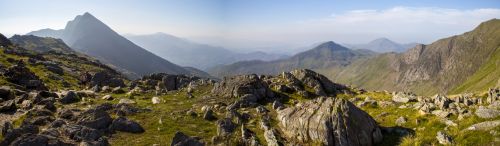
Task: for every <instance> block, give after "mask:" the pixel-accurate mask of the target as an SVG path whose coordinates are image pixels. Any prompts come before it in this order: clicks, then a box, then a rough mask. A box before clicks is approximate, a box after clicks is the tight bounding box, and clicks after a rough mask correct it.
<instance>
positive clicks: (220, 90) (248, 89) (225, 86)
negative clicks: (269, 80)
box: [212, 74, 274, 100]
mask: <svg viewBox="0 0 500 146" xmlns="http://www.w3.org/2000/svg"><path fill="white" fill-rule="evenodd" d="M212 94H214V95H218V96H223V97H232V98H238V97H243V96H244V95H246V94H251V95H253V96H255V98H256V99H257V100H261V99H265V98H267V97H274V92H272V90H271V89H269V87H268V85H267V84H266V83H265V82H264V81H262V80H261V79H260V78H259V77H258V76H257V75H255V74H252V75H238V76H233V77H226V78H224V79H223V80H222V81H221V82H219V83H216V84H215V85H214V88H213V89H212Z"/></svg>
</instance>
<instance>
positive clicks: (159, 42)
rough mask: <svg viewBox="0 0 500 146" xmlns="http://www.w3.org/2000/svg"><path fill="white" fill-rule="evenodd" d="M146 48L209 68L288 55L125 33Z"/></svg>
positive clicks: (169, 58) (175, 60)
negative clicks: (230, 48) (238, 51)
mask: <svg viewBox="0 0 500 146" xmlns="http://www.w3.org/2000/svg"><path fill="white" fill-rule="evenodd" d="M125 37H126V38H127V39H129V40H130V41H132V42H134V43H135V44H137V45H139V46H141V47H143V48H144V49H146V50H148V51H150V52H152V53H154V54H156V55H158V56H160V57H162V58H164V59H167V60H170V61H172V62H174V63H176V64H179V65H182V66H192V67H195V68H199V69H203V70H205V69H207V68H211V67H214V66H217V65H225V64H230V63H234V62H237V61H243V60H263V61H270V60H276V59H281V58H285V57H288V56H286V55H278V54H268V53H264V52H251V53H237V52H233V51H230V50H227V49H225V48H222V47H215V46H210V45H205V44H199V43H195V42H192V41H189V40H187V39H183V38H179V37H176V36H172V35H169V34H165V33H155V34H149V35H125Z"/></svg>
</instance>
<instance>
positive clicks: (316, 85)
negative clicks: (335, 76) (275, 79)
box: [282, 69, 347, 96]
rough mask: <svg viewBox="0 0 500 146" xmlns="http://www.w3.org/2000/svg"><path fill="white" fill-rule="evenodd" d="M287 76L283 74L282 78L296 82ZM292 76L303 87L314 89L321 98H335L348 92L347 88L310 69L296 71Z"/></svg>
mask: <svg viewBox="0 0 500 146" xmlns="http://www.w3.org/2000/svg"><path fill="white" fill-rule="evenodd" d="M285 74H286V73H283V75H282V76H283V77H286V78H287V80H289V81H294V79H290V76H288V75H285ZM290 74H291V75H293V77H294V78H296V79H297V80H298V81H300V82H301V83H302V84H303V85H305V86H308V87H310V88H312V89H314V93H315V94H316V95H319V96H327V95H329V96H334V95H336V94H338V93H345V92H346V91H347V87H346V86H344V85H340V84H336V83H333V82H332V81H330V80H329V79H328V78H327V77H325V76H323V75H321V74H319V73H316V72H314V71H311V70H308V69H301V70H294V71H291V72H290Z"/></svg>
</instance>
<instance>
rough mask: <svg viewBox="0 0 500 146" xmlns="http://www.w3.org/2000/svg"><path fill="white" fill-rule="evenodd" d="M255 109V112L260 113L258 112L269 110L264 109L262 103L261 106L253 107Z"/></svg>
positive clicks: (263, 112) (262, 112)
mask: <svg viewBox="0 0 500 146" xmlns="http://www.w3.org/2000/svg"><path fill="white" fill-rule="evenodd" d="M255 110H256V111H257V113H260V114H265V113H267V112H269V111H268V110H267V109H266V107H264V106H262V105H261V106H258V107H256V108H255Z"/></svg>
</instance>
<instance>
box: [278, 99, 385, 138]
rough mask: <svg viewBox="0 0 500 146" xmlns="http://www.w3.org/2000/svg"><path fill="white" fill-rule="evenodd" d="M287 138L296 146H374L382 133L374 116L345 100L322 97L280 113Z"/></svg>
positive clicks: (279, 116)
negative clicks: (316, 144) (319, 144)
mask: <svg viewBox="0 0 500 146" xmlns="http://www.w3.org/2000/svg"><path fill="white" fill-rule="evenodd" d="M278 120H279V121H280V123H279V126H280V127H281V130H282V131H283V136H284V137H286V138H287V139H289V140H293V141H294V142H296V143H308V142H313V141H320V142H322V143H323V144H324V145H374V144H375V143H378V142H380V141H381V140H382V133H381V130H380V128H379V127H378V125H377V124H376V122H375V120H373V118H372V117H370V115H368V114H367V113H365V112H364V111H362V110H361V109H359V108H357V107H356V106H355V105H354V104H352V103H350V102H349V101H347V100H345V99H338V98H330V97H320V98H317V99H314V100H312V101H308V102H304V103H300V104H297V105H296V106H295V107H290V108H286V109H283V110H280V111H278Z"/></svg>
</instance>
